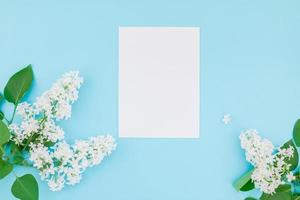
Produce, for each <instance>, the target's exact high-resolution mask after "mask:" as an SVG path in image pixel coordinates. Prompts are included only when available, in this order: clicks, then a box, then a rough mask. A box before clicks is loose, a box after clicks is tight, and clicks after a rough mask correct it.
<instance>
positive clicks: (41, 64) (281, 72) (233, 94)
mask: <svg viewBox="0 0 300 200" xmlns="http://www.w3.org/2000/svg"><path fill="white" fill-rule="evenodd" d="M299 8H300V1H298V0H294V1H292V0H291V1H282V0H265V1H262V0H234V1H233V0H227V1H222V0H219V1H215V0H206V1H200V0H195V1H190V0H187V1H181V2H179V1H171V0H169V1H163V0H151V1H141V0H135V1H122V2H121V1H116V0H111V1H96V0H95V1H92V0H87V1H82V2H79V1H71V0H70V1H51V2H50V1H38V0H31V1H26V3H25V1H15V0H14V1H3V0H1V1H0V87H1V88H3V87H4V85H5V83H6V81H7V78H8V77H9V76H10V75H12V74H13V73H14V72H16V71H17V70H18V69H20V68H21V67H23V66H25V65H26V64H29V63H31V64H33V66H34V71H35V76H36V80H35V84H34V87H33V89H32V92H31V94H30V97H29V99H28V100H34V98H35V97H36V96H37V95H40V94H41V93H42V92H43V91H44V90H45V89H47V88H49V87H50V85H51V83H52V82H53V81H55V80H56V79H57V78H58V77H59V76H60V75H61V74H62V73H64V72H66V71H68V70H71V69H79V70H80V71H81V74H82V76H84V78H85V83H84V85H83V87H82V89H81V91H80V98H79V100H78V101H77V102H76V104H75V105H74V107H73V116H72V118H71V119H70V120H68V121H66V122H63V123H61V125H62V126H63V127H64V129H65V131H66V133H67V136H66V137H67V139H68V141H69V142H72V141H74V139H76V138H87V137H88V136H92V135H97V134H100V133H111V134H112V135H114V136H115V137H117V126H118V122H117V115H118V108H117V101H118V88H117V85H118V84H117V82H118V26H199V27H201V136H200V139H197V140H192V139H117V142H118V149H117V151H116V152H114V153H113V154H112V156H111V157H109V158H108V159H106V160H105V161H104V162H103V164H102V165H101V166H98V167H94V168H91V169H88V170H87V172H86V173H85V174H84V177H83V180H82V182H81V183H80V184H79V185H76V186H74V187H66V188H65V189H64V190H63V191H62V192H59V193H54V192H51V191H49V190H48V188H47V185H46V183H45V182H42V181H40V179H39V177H38V174H37V171H36V170H29V171H31V172H33V173H34V175H35V176H36V177H37V178H38V180H39V183H40V199H41V200H82V199H85V200H88V199H103V200H200V199H201V200H233V199H237V200H238V199H243V197H245V196H246V194H243V193H237V192H236V191H235V190H234V189H233V187H232V185H231V184H232V182H233V181H234V180H235V179H236V178H237V177H238V176H239V175H241V174H242V173H243V172H245V171H246V170H247V168H248V167H249V165H248V164H247V163H246V161H245V159H244V153H243V152H242V151H241V149H240V146H239V141H238V135H239V133H240V131H242V130H244V129H247V128H256V129H258V130H259V131H260V132H261V134H262V135H263V136H264V137H268V138H269V139H271V140H272V141H273V142H274V143H275V144H277V145H279V144H281V143H283V142H284V141H286V140H288V139H289V138H290V137H291V130H292V127H293V124H294V122H295V120H296V119H297V118H298V117H300V56H299V52H300V39H299V35H300V25H299V21H300V14H299ZM178 81H180V80H178ZM6 109H7V110H9V109H10V108H8V107H6ZM225 113H230V114H231V115H232V117H233V119H232V123H231V124H230V125H228V126H225V125H224V124H223V123H222V122H221V118H222V116H223V114H225ZM27 171H28V170H27V169H22V168H18V169H17V173H18V174H20V175H21V174H23V173H26V172H27ZM13 179H14V177H13V176H12V175H11V176H9V177H7V178H5V179H4V180H1V181H0V199H1V200H10V199H13V197H12V195H11V194H10V185H11V184H12V182H13ZM254 195H255V193H254Z"/></svg>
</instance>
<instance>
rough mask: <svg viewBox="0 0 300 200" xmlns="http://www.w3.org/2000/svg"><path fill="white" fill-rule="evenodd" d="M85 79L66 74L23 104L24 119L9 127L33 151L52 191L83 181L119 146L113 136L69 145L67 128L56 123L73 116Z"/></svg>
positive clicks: (19, 142)
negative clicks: (91, 169)
mask: <svg viewBox="0 0 300 200" xmlns="http://www.w3.org/2000/svg"><path fill="white" fill-rule="evenodd" d="M82 82H83V79H82V78H81V77H80V76H79V72H78V71H71V72H68V73H66V74H64V75H63V76H62V77H61V78H60V79H58V80H57V81H56V82H55V83H54V84H53V85H52V87H51V88H50V89H49V90H47V91H46V92H44V93H43V94H42V95H41V96H40V97H38V98H37V100H36V102H35V103H33V104H29V103H27V102H23V103H20V104H19V105H18V106H17V109H16V113H17V115H19V116H20V117H21V122H20V123H13V124H10V126H9V129H10V131H11V133H12V140H13V141H14V142H15V144H17V145H18V146H19V147H20V148H21V149H22V150H28V151H29V160H30V161H32V164H33V166H34V167H36V168H37V169H38V170H39V171H40V175H41V178H42V179H43V180H46V181H47V182H48V186H49V188H50V189H51V190H52V191H60V190H61V189H62V188H63V187H64V185H65V184H68V185H74V184H76V183H79V182H80V180H81V177H82V173H83V172H84V171H85V170H86V168H88V167H92V166H94V165H98V164H100V163H101V161H102V160H103V158H104V157H105V156H108V155H110V154H111V152H112V151H113V150H114V149H115V148H116V143H115V140H114V138H113V137H111V136H109V135H107V136H97V137H90V138H89V139H88V140H77V141H76V142H75V144H74V145H69V144H68V143H67V142H66V141H65V139H64V135H65V133H64V131H63V129H62V128H61V127H59V126H58V125H57V124H56V122H58V121H60V120H66V119H68V118H70V117H71V112H72V104H73V103H74V102H75V101H76V100H77V99H78V93H79V88H80V86H81V84H82Z"/></svg>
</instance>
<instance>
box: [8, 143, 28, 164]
mask: <svg viewBox="0 0 300 200" xmlns="http://www.w3.org/2000/svg"><path fill="white" fill-rule="evenodd" d="M10 155H11V163H13V164H15V165H23V166H24V165H25V166H26V164H25V159H24V157H23V154H22V152H21V150H20V149H19V147H18V146H17V145H16V144H15V143H13V142H12V143H11V145H10Z"/></svg>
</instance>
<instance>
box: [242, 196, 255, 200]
mask: <svg viewBox="0 0 300 200" xmlns="http://www.w3.org/2000/svg"><path fill="white" fill-rule="evenodd" d="M245 200H257V199H255V198H253V197H247V198H246V199H245Z"/></svg>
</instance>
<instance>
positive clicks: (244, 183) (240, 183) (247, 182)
mask: <svg viewBox="0 0 300 200" xmlns="http://www.w3.org/2000/svg"><path fill="white" fill-rule="evenodd" d="M253 171H254V169H252V170H250V171H248V172H246V173H245V174H244V175H243V176H241V177H240V178H239V179H238V180H236V181H235V182H234V183H233V186H234V188H235V189H236V190H237V191H249V190H252V189H253V188H254V184H253V183H252V180H251V175H252V172H253Z"/></svg>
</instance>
